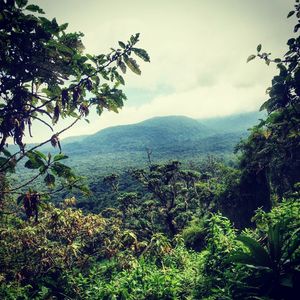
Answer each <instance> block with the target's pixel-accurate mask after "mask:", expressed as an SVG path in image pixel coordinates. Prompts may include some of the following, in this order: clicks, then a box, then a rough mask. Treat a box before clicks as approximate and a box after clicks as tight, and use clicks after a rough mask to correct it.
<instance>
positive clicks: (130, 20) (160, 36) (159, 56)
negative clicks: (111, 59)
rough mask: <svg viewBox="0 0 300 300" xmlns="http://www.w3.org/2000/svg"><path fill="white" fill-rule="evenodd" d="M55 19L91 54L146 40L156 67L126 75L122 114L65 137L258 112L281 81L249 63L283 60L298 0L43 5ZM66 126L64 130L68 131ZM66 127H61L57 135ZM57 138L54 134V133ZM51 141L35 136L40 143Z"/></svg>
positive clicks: (54, 1)
mask: <svg viewBox="0 0 300 300" xmlns="http://www.w3.org/2000/svg"><path fill="white" fill-rule="evenodd" d="M32 3H36V4H38V5H40V6H41V7H42V8H43V9H44V10H45V11H46V13H47V15H48V17H56V18H57V20H58V22H59V23H64V22H68V23H69V30H70V31H81V32H83V33H84V34H85V37H84V44H85V46H86V52H87V53H93V54H99V53H106V52H107V50H108V49H109V48H110V47H112V46H116V45H117V42H118V41H119V40H125V41H126V40H127V39H128V37H129V36H130V35H131V34H134V33H136V32H140V33H141V42H140V44H139V46H140V47H141V48H144V49H146V50H147V51H148V53H149V54H150V57H151V63H150V64H146V63H141V69H142V76H136V75H134V74H128V75H126V78H125V80H126V87H125V89H124V90H125V92H126V94H127V96H128V101H127V102H126V103H125V107H124V108H123V109H122V111H121V112H120V113H119V114H115V113H112V112H109V113H104V114H103V116H101V117H98V118H97V117H96V116H95V114H91V117H90V121H91V122H90V124H87V123H85V122H81V123H80V124H78V125H77V126H75V127H74V128H72V129H71V130H69V131H68V132H67V133H66V135H65V136H70V135H79V134H91V133H94V132H96V131H98V130H100V129H102V128H104V127H108V126H112V125H120V124H128V123H134V122H137V121H142V120H144V119H146V118H150V117H153V116H163V115H186V116H190V117H194V118H202V117H209V116H221V115H228V114H232V113H238V112H246V111H253V110H257V109H258V108H259V106H260V105H261V104H262V103H263V102H264V101H265V100H266V99H267V98H266V94H265V90H266V88H267V87H268V86H269V85H270V82H271V78H272V76H273V75H274V74H275V72H276V70H275V69H274V67H272V66H270V67H267V66H266V65H264V64H263V63H262V62H259V61H257V62H255V61H254V62H252V63H249V64H246V59H247V57H248V56H249V54H252V53H253V52H255V49H256V46H257V45H258V44H259V43H262V44H263V48H264V49H265V50H266V51H269V52H272V54H274V55H275V56H277V55H279V56H280V55H282V54H283V53H284V52H285V50H286V46H285V43H286V41H287V39H288V37H290V36H291V34H292V25H293V20H288V19H286V15H287V13H288V12H289V10H291V9H292V8H293V4H294V1H293V0H215V1H211V0H198V1H197V0H185V1H183V0H160V1H159V0H152V1H148V0H139V1H138V0H126V1H124V0H115V1H102V0H86V1H82V0H64V1H61V0H51V1H50V0H38V1H32ZM65 124H67V123H64V124H62V125H65ZM58 129H59V127H58V128H57V130H58ZM49 134H50V133H49ZM45 137H47V136H46V135H45V132H43V131H42V130H41V129H40V128H36V129H35V140H36V141H37V140H40V139H41V138H45Z"/></svg>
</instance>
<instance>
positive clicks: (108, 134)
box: [28, 112, 262, 174]
mask: <svg viewBox="0 0 300 300" xmlns="http://www.w3.org/2000/svg"><path fill="white" fill-rule="evenodd" d="M261 117H262V114H261V113H257V112H253V113H247V114H239V115H232V116H227V117H221V118H210V119H201V120H196V119H192V118H188V117H184V116H166V117H155V118H152V119H148V120H145V121H143V122H140V123H136V124H131V125H123V126H115V127H109V128H106V129H103V130H100V131H99V132H97V133H95V134H93V135H85V136H77V137H70V138H66V139H64V140H63V141H62V143H61V144H62V148H63V152H64V153H65V154H67V155H68V156H69V159H68V161H69V162H68V163H69V164H70V165H71V166H73V167H75V168H77V167H78V170H80V172H79V173H82V174H83V173H85V174H89V173H90V172H91V173H92V174H93V172H97V173H99V172H101V173H105V172H112V171H113V169H123V168H125V167H131V166H140V165H142V164H145V163H146V162H147V152H146V149H147V148H148V149H151V150H152V159H153V161H154V162H159V161H164V160H169V159H179V160H189V161H191V160H194V161H195V160H198V159H199V158H201V157H203V156H205V155H207V154H208V153H210V154H215V155H222V156H226V157H231V156H232V152H233V150H234V147H235V145H236V144H237V143H238V142H239V141H240V139H241V138H243V137H246V136H247V134H248V132H247V128H249V127H252V126H253V125H255V124H257V123H258V119H260V118H261ZM28 147H30V145H28ZM41 151H43V152H48V151H51V152H57V149H53V148H51V147H50V146H44V147H42V149H41ZM82 169H84V170H85V171H87V172H81V171H82Z"/></svg>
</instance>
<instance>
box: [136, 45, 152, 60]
mask: <svg viewBox="0 0 300 300" xmlns="http://www.w3.org/2000/svg"><path fill="white" fill-rule="evenodd" d="M132 51H133V52H134V53H135V54H136V55H137V56H138V57H140V58H141V59H142V60H144V61H146V62H150V56H149V55H148V53H147V52H146V51H145V50H144V49H139V48H132Z"/></svg>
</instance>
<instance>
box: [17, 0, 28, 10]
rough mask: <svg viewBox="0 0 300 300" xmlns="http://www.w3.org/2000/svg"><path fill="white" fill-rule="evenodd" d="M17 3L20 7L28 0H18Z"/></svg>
mask: <svg viewBox="0 0 300 300" xmlns="http://www.w3.org/2000/svg"><path fill="white" fill-rule="evenodd" d="M16 3H17V5H18V7H19V8H22V7H24V6H25V5H26V4H27V3H28V0H16Z"/></svg>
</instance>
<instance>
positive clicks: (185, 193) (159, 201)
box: [132, 161, 200, 236]
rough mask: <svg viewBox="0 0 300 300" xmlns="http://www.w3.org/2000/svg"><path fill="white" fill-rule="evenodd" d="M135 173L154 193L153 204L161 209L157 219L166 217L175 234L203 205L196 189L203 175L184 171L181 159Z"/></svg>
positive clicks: (167, 225)
mask: <svg viewBox="0 0 300 300" xmlns="http://www.w3.org/2000/svg"><path fill="white" fill-rule="evenodd" d="M132 174H133V176H134V178H136V179H138V180H139V181H140V182H141V183H142V184H143V185H144V186H145V187H147V189H148V191H149V192H150V193H151V194H152V197H153V200H154V203H153V202H151V204H150V203H149V204H150V205H151V206H152V209H153V207H156V208H155V211H157V212H159V216H158V217H157V222H158V223H159V222H161V221H162V220H163V227H165V228H166V231H167V232H168V233H169V234H171V236H174V235H175V234H176V233H178V230H179V229H182V228H183V227H184V225H186V223H187V222H188V221H189V220H190V219H191V216H192V213H193V211H195V210H196V208H198V207H200V204H199V203H198V202H199V201H198V194H197V189H196V182H197V181H198V180H199V178H200V174H199V173H198V172H196V171H192V170H182V169H181V167H180V162H178V161H171V162H169V163H166V164H162V165H158V164H157V165H156V164H154V165H150V166H149V171H147V170H134V171H133V173H132ZM145 204H146V203H145Z"/></svg>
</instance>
